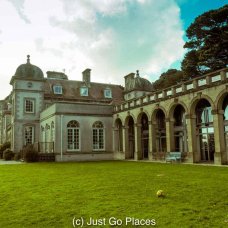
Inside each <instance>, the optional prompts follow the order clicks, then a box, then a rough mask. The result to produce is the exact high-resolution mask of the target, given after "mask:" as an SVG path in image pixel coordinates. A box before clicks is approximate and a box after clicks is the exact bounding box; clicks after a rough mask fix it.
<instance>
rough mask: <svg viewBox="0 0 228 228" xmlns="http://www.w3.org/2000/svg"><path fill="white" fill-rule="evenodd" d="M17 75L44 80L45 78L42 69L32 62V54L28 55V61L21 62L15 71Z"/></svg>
mask: <svg viewBox="0 0 228 228" xmlns="http://www.w3.org/2000/svg"><path fill="white" fill-rule="evenodd" d="M15 77H19V78H23V79H35V80H42V79H44V74H43V72H42V70H41V69H40V68H39V67H37V66H35V65H32V64H31V63H30V56H29V55H27V63H26V64H21V65H20V66H19V67H18V68H17V70H16V73H15Z"/></svg>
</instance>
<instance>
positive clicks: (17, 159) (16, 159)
mask: <svg viewBox="0 0 228 228" xmlns="http://www.w3.org/2000/svg"><path fill="white" fill-rule="evenodd" d="M21 154H22V152H21V151H20V152H19V153H15V154H14V160H15V161H19V160H20V159H21V157H22V156H21Z"/></svg>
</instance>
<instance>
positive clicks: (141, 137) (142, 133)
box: [137, 111, 149, 159]
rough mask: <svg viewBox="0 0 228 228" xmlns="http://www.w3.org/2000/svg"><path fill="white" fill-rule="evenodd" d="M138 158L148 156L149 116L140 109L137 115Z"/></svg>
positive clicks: (146, 157)
mask: <svg viewBox="0 0 228 228" xmlns="http://www.w3.org/2000/svg"><path fill="white" fill-rule="evenodd" d="M137 136H138V137H137V146H138V148H137V150H138V159H148V158H149V116H148V114H147V113H146V112H144V111H142V112H141V113H139V115H138V117H137Z"/></svg>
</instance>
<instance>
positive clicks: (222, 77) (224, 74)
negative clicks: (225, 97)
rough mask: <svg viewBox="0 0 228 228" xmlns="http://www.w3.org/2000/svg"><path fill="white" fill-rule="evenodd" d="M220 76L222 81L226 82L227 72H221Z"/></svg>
mask: <svg viewBox="0 0 228 228" xmlns="http://www.w3.org/2000/svg"><path fill="white" fill-rule="evenodd" d="M220 75H221V81H224V80H226V72H225V71H221V72H220Z"/></svg>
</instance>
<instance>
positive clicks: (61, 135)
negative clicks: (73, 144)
mask: <svg viewBox="0 0 228 228" xmlns="http://www.w3.org/2000/svg"><path fill="white" fill-rule="evenodd" d="M60 154H61V161H63V115H60Z"/></svg>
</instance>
